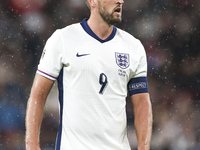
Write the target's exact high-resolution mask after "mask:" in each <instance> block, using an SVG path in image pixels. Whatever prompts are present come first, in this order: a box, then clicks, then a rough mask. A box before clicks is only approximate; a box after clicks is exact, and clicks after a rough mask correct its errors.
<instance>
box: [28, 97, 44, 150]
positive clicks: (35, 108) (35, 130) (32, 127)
mask: <svg viewBox="0 0 200 150" xmlns="http://www.w3.org/2000/svg"><path fill="white" fill-rule="evenodd" d="M39 101H40V100H35V99H34V98H30V99H29V101H28V106H27V112H26V149H27V150H28V149H29V148H30V149H31V148H33V147H32V146H34V147H35V148H36V147H38V148H39V134H40V127H41V123H42V119H43V112H44V104H41V103H40V102H39Z"/></svg>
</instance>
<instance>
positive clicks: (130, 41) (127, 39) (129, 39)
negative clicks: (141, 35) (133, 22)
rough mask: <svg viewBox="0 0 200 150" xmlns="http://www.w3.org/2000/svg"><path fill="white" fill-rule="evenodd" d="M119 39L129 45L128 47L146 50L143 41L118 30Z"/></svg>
mask: <svg viewBox="0 0 200 150" xmlns="http://www.w3.org/2000/svg"><path fill="white" fill-rule="evenodd" d="M116 35H117V37H118V38H120V40H122V41H123V42H124V43H127V44H128V45H132V46H133V47H135V48H138V49H139V50H140V49H144V47H143V45H142V43H141V41H140V40H139V39H137V38H135V37H134V36H133V35H131V34H130V33H128V32H126V31H124V30H122V29H120V28H117V33H116Z"/></svg>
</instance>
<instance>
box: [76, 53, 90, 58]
mask: <svg viewBox="0 0 200 150" xmlns="http://www.w3.org/2000/svg"><path fill="white" fill-rule="evenodd" d="M87 55H90V54H78V53H77V54H76V57H82V56H87Z"/></svg>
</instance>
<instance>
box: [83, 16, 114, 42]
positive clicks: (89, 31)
mask: <svg viewBox="0 0 200 150" xmlns="http://www.w3.org/2000/svg"><path fill="white" fill-rule="evenodd" d="M87 20H88V19H87V18H85V19H84V20H83V21H82V22H81V23H80V24H81V26H82V27H83V29H84V30H85V32H87V33H88V34H89V35H90V36H92V37H93V38H95V39H96V40H98V41H99V42H101V43H104V42H107V41H110V40H112V39H113V38H114V37H115V34H116V32H117V28H116V27H115V26H113V31H112V33H111V34H110V36H109V37H108V38H107V39H105V40H102V39H100V38H99V37H98V36H97V35H96V34H95V33H94V32H93V31H92V30H91V29H90V27H89V26H88V24H87V22H86V21H87Z"/></svg>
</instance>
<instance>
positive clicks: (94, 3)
mask: <svg viewBox="0 0 200 150" xmlns="http://www.w3.org/2000/svg"><path fill="white" fill-rule="evenodd" d="M88 3H89V4H90V6H91V7H92V8H94V7H96V4H97V0H88Z"/></svg>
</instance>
